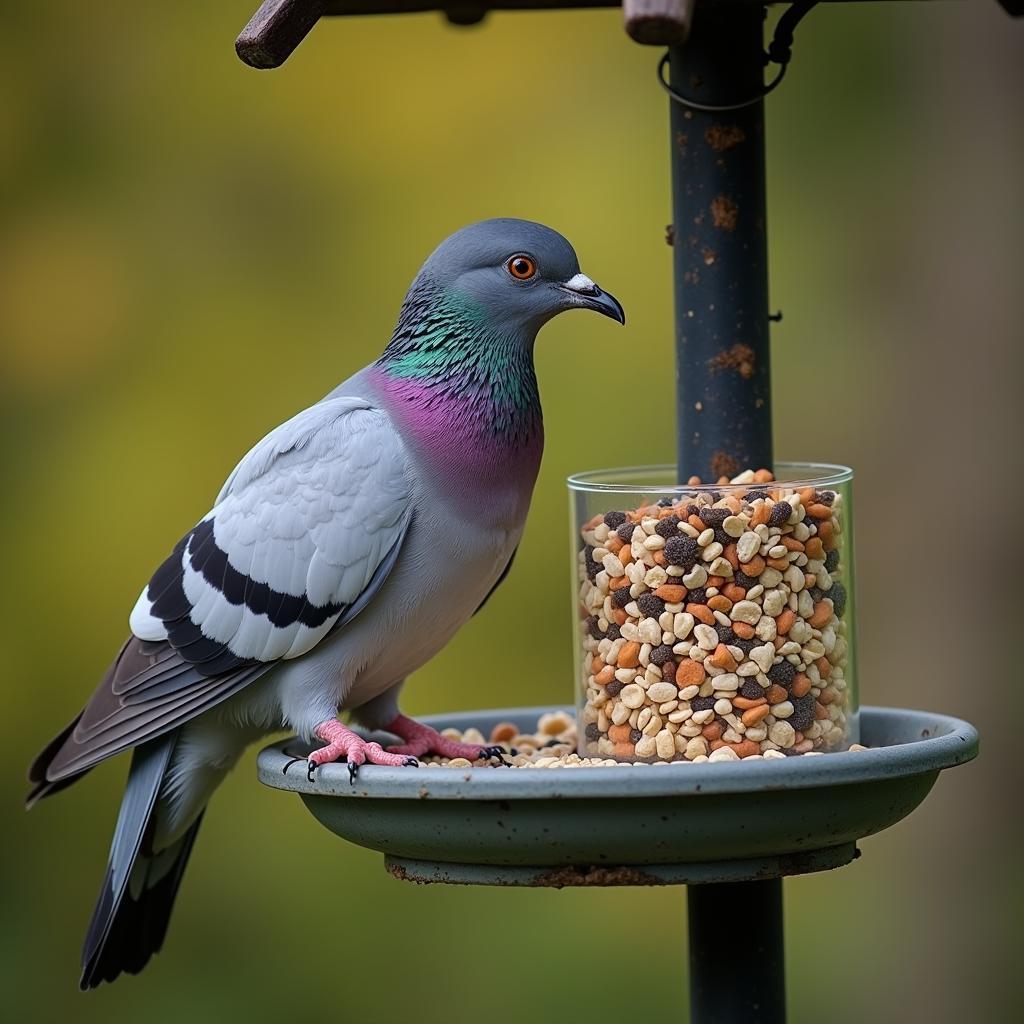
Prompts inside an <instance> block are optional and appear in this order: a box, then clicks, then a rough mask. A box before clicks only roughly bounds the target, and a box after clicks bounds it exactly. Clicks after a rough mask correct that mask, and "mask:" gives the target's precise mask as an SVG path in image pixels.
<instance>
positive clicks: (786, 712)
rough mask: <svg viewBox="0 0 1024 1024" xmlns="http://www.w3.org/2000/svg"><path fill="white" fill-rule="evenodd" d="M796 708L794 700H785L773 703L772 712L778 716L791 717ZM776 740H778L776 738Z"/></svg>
mask: <svg viewBox="0 0 1024 1024" xmlns="http://www.w3.org/2000/svg"><path fill="white" fill-rule="evenodd" d="M794 710H795V709H794V708H793V702H792V701H789V700H784V701H781V702H780V703H778V704H774V705H772V714H773V715H774V716H775V717H776V718H789V716H790V715H792V714H793V711H794ZM776 742H778V741H777V740H776Z"/></svg>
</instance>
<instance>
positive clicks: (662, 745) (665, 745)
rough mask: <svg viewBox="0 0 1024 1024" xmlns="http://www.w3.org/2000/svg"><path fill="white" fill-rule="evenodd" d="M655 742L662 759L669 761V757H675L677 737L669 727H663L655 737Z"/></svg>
mask: <svg viewBox="0 0 1024 1024" xmlns="http://www.w3.org/2000/svg"><path fill="white" fill-rule="evenodd" d="M654 743H655V749H656V750H657V751H658V757H660V758H661V759H662V760H664V761H667V760H669V758H672V757H675V753H676V738H675V736H673V735H672V733H670V732H669V731H668V730H667V729H662V730H661V732H659V733H658V735H657V736H655V737H654Z"/></svg>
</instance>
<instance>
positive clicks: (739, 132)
mask: <svg viewBox="0 0 1024 1024" xmlns="http://www.w3.org/2000/svg"><path fill="white" fill-rule="evenodd" d="M746 137H747V133H746V132H745V131H744V130H743V129H742V128H741V127H740V126H739V125H738V124H713V125H709V126H708V128H707V129H706V130H705V132H704V141H705V142H707V144H708V145H709V146H710V147H711V148H712V149H713V150H714V151H715V152H716V153H724V152H725V151H726V150H727V149H732V147H733V146H738V145H739V144H740V143H741V142H743V141H744V140H745V139H746Z"/></svg>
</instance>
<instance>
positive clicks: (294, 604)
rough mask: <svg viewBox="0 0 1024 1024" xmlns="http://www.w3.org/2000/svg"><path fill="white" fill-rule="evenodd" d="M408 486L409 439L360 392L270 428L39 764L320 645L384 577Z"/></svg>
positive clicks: (220, 694)
mask: <svg viewBox="0 0 1024 1024" xmlns="http://www.w3.org/2000/svg"><path fill="white" fill-rule="evenodd" d="M411 498H412V487H411V473H410V469H409V465H408V460H407V457H406V453H405V449H404V446H403V445H402V442H401V439H400V438H399V437H398V434H397V433H396V431H395V429H394V426H393V424H392V422H391V420H390V419H389V418H388V416H387V414H386V413H384V412H383V411H382V410H380V409H378V408H375V407H374V406H373V405H371V404H370V403H369V402H367V401H365V400H363V399H360V398H336V399H329V400H326V401H324V402H321V403H319V404H318V405H315V406H313V407H312V408H310V409H307V410H305V411H304V412H302V413H300V414H299V415H298V416H296V417H295V418H293V419H292V420H289V421H288V422H287V423H285V424H283V425H282V426H280V427H278V428H277V429H276V430H274V431H272V432H271V433H270V434H269V435H267V437H266V438H264V439H263V440H262V441H261V442H260V443H259V444H258V445H256V447H255V448H253V449H252V451H250V452H249V454H248V455H246V457H245V458H244V459H243V460H242V461H241V462H240V463H239V465H238V467H237V468H236V469H235V471H234V472H233V473H232V475H231V477H230V478H229V479H228V482H227V484H225V487H224V489H223V490H222V491H221V493H220V495H219V496H218V499H217V503H216V505H215V506H214V507H213V509H212V510H211V511H210V513H209V514H208V515H207V516H205V517H204V518H203V519H202V520H201V521H200V522H199V523H198V524H197V525H196V526H195V527H194V528H193V529H192V530H190V531H189V532H188V533H187V534H186V535H185V537H183V538H182V540H181V541H180V542H179V544H178V545H177V546H176V547H175V549H174V551H173V552H172V553H171V555H170V557H169V558H168V559H167V560H166V561H165V562H164V563H163V565H161V566H160V568H159V569H157V571H156V573H154V575H153V578H152V580H151V581H150V583H149V585H148V586H147V587H146V589H145V590H144V591H143V592H142V595H141V597H140V598H139V601H138V603H137V604H136V606H135V609H134V611H133V612H132V615H131V619H130V625H131V628H132V633H133V637H132V638H131V639H129V641H128V643H127V644H126V645H125V647H124V648H123V649H122V651H121V653H120V655H119V656H118V658H117V660H116V661H115V662H114V664H113V665H112V666H111V669H110V670H109V671H108V673H107V676H106V677H105V679H104V680H103V682H102V683H101V685H100V687H99V688H98V689H97V691H96V693H95V694H94V695H93V697H92V699H91V700H90V702H89V704H88V705H87V706H86V708H85V710H84V711H83V713H82V715H81V717H80V718H79V719H78V721H77V723H76V724H75V726H74V728H73V729H72V730H71V732H70V734H69V735H68V737H67V739H66V740H65V742H64V743H63V744H62V746H61V747H60V748H59V749H58V750H57V751H56V752H55V755H54V756H53V757H52V759H49V760H48V761H47V762H46V764H45V767H42V766H40V768H37V769H36V770H35V774H36V775H37V776H38V775H42V776H43V778H44V779H45V781H46V782H47V783H50V782H57V781H59V780H61V779H64V778H67V777H68V776H71V775H74V774H77V773H79V772H82V771H85V770H86V769H88V768H90V767H92V766H93V765H94V764H96V763H97V762H98V761H100V760H103V759H104V758H106V757H110V756H112V755H113V754H116V753H119V752H120V751H122V750H125V749H127V748H128V747H131V746H135V745H137V744H139V743H142V742H144V741H146V740H150V739H153V738H154V737H156V736H159V735H161V734H163V733H165V732H167V731H169V730H170V729H173V728H176V727H177V726H179V725H181V724H182V723H183V722H185V721H188V720H189V719H190V718H193V717H195V716H196V715H198V714H201V713H202V712H203V711H206V710H207V709H209V708H210V707H212V706H213V705H215V704H218V703H220V702H221V701H223V700H225V699H226V698H228V697H230V696H231V695H232V694H234V693H236V692H238V691H239V690H240V689H241V688H242V687H244V686H246V685H248V684H249V683H251V682H252V681H253V680H254V679H256V678H258V677H259V676H260V675H262V674H263V673H264V672H266V671H267V670H268V669H269V668H271V667H272V666H273V665H274V664H275V663H277V662H278V661H280V660H282V659H290V658H297V657H299V656H301V655H303V654H305V653H307V652H308V651H310V650H312V649H313V647H315V646H316V644H318V643H319V642H320V641H321V640H322V639H323V638H324V637H325V636H326V635H327V634H328V633H329V632H331V631H332V630H334V629H338V628H341V627H342V626H344V624H345V623H346V622H348V621H350V620H351V619H352V618H353V617H354V616H355V615H357V614H358V613H359V612H360V611H361V610H362V608H363V607H365V605H366V604H367V603H368V602H369V601H370V599H371V598H372V597H373V595H374V594H375V593H376V592H377V590H378V589H379V588H380V586H381V584H382V583H383V581H384V580H385V579H386V578H387V575H388V573H389V572H390V570H391V568H392V567H393V565H394V563H395V560H396V559H397V557H398V552H399V549H400V547H401V543H402V540H403V538H404V536H405V534H406V531H407V530H408V527H409V523H410V521H411V518H412V501H411ZM49 749H50V748H48V750H49Z"/></svg>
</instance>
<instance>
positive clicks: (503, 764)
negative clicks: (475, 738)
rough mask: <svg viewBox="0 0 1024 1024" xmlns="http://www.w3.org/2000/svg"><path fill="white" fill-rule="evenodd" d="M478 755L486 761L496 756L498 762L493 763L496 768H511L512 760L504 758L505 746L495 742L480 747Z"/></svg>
mask: <svg viewBox="0 0 1024 1024" xmlns="http://www.w3.org/2000/svg"><path fill="white" fill-rule="evenodd" d="M480 756H481V757H482V758H484V759H485V760H487V761H490V760H491V759H492V758H497V759H498V763H497V764H496V765H495V767H496V768H511V767H512V762H511V761H506V760H505V748H504V747H502V746H500V745H499V744H497V743H495V744H493V745H492V746H489V747H482V748H481V750H480Z"/></svg>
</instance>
